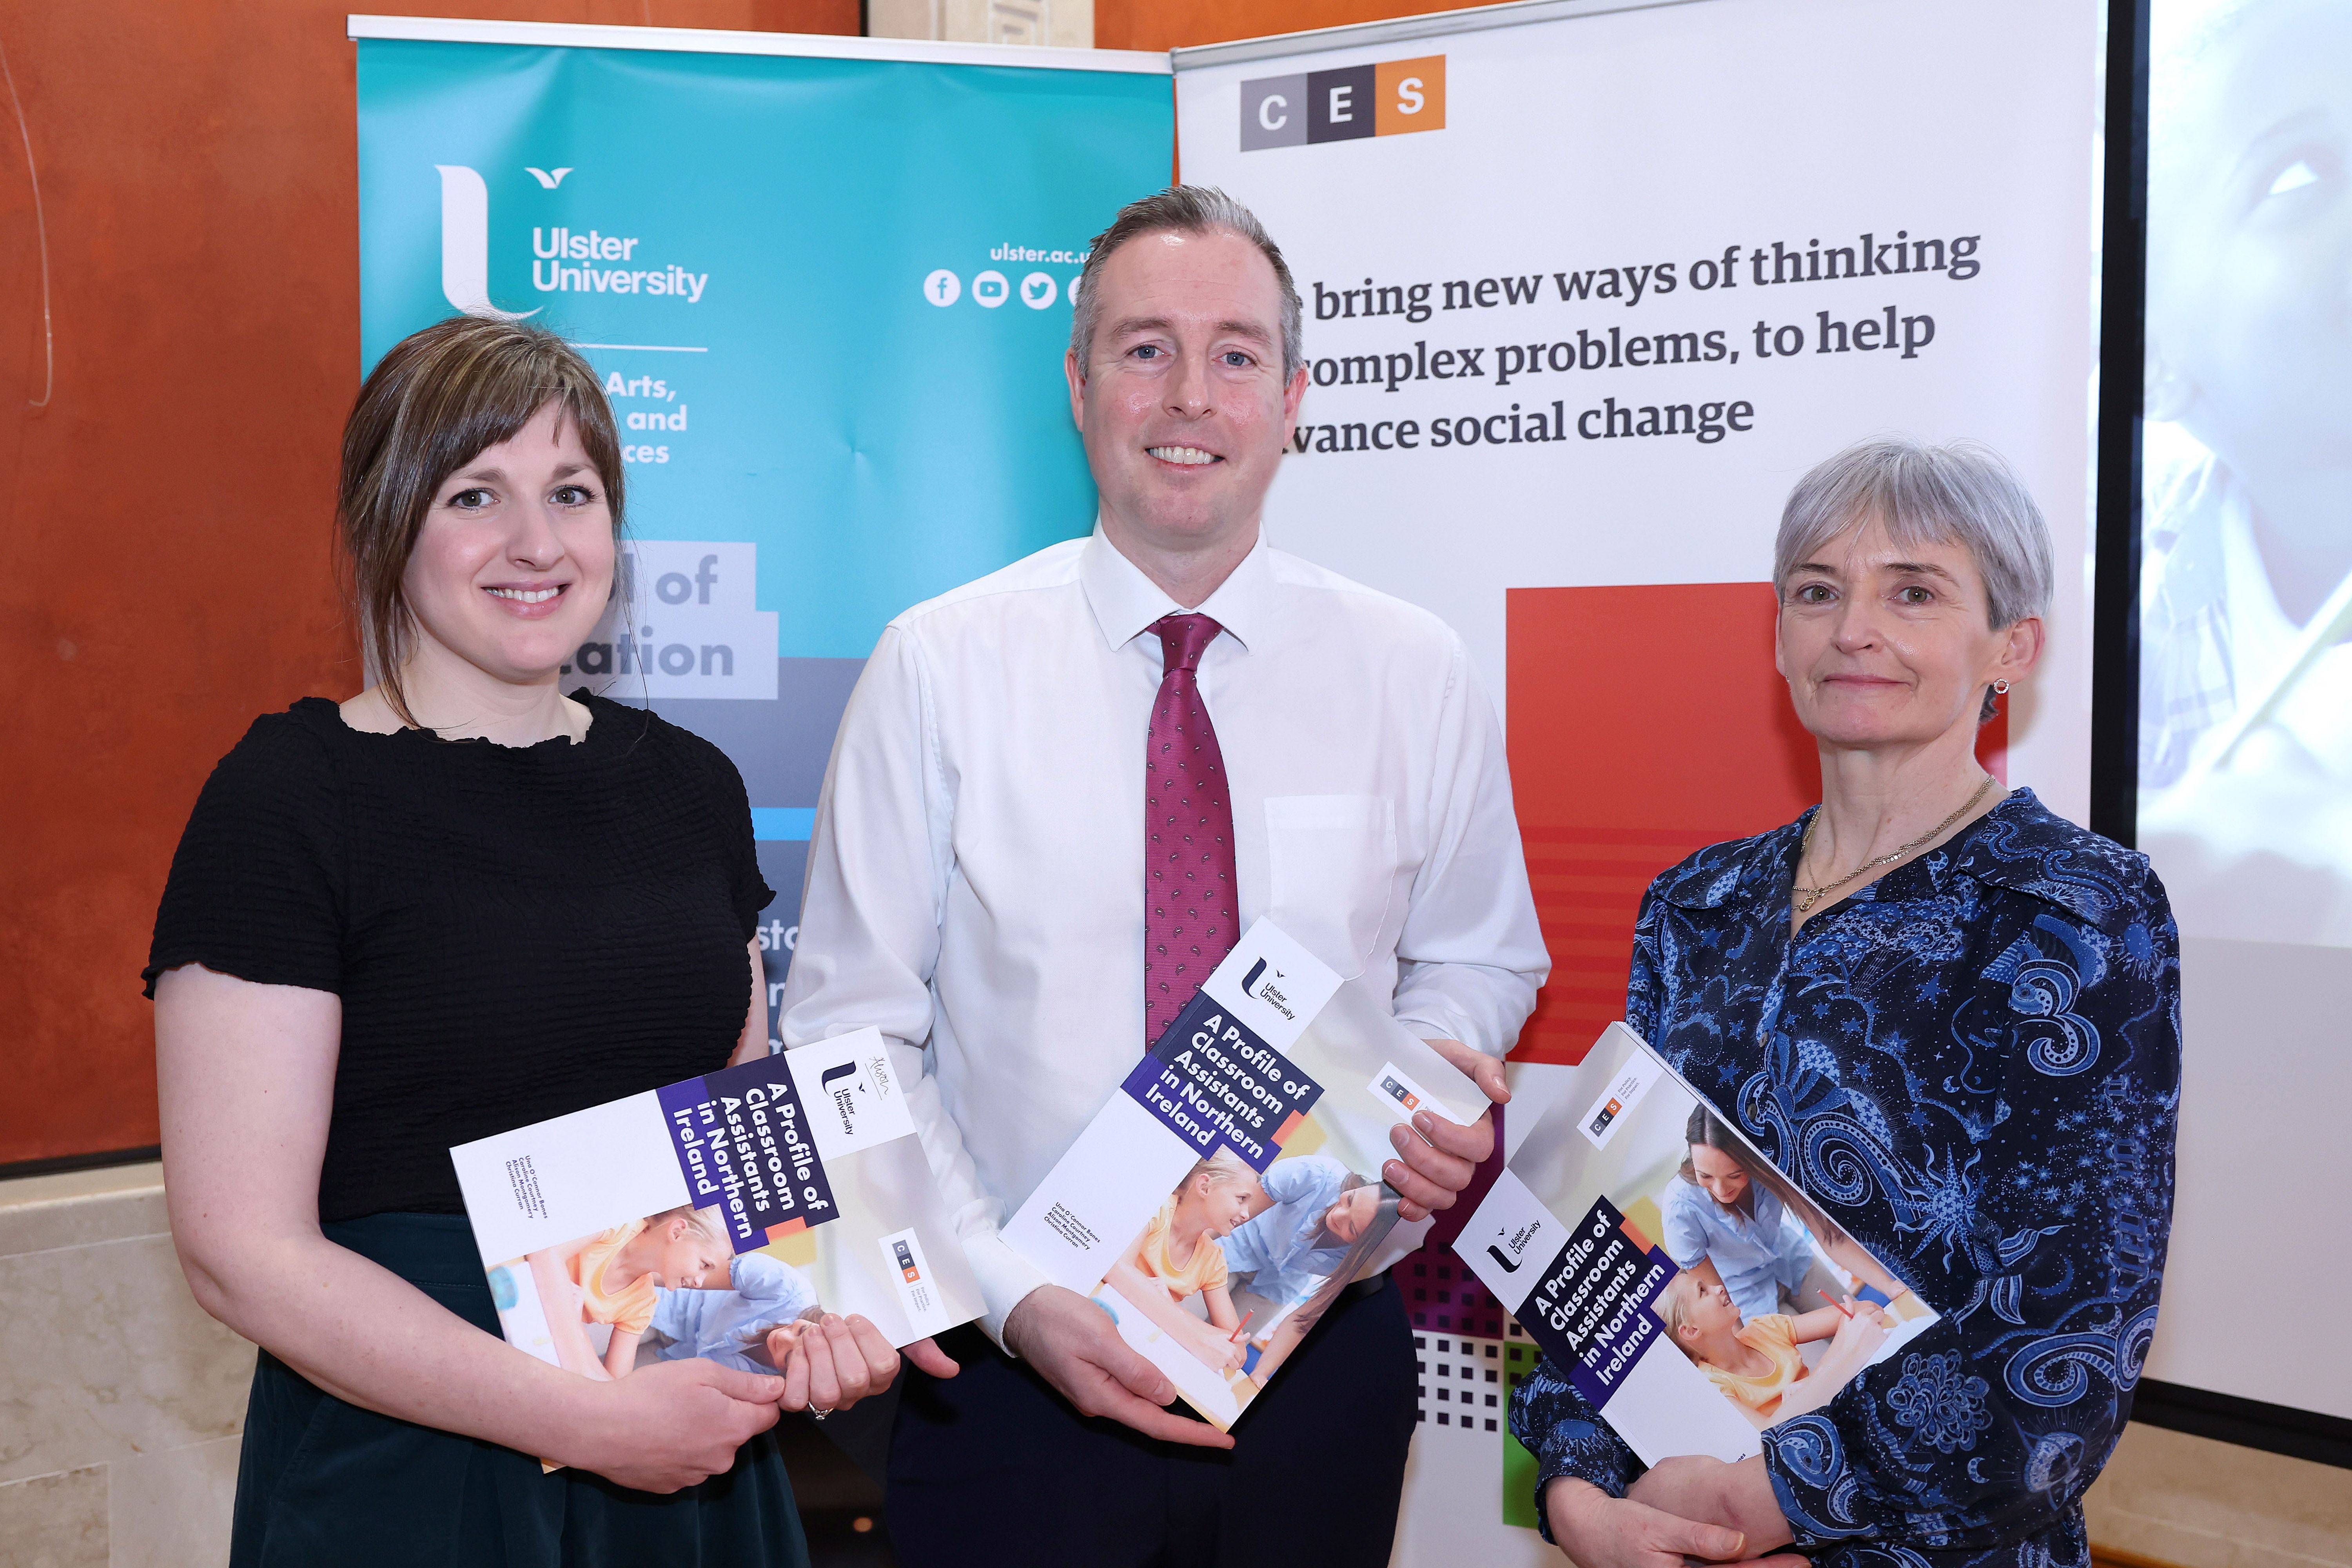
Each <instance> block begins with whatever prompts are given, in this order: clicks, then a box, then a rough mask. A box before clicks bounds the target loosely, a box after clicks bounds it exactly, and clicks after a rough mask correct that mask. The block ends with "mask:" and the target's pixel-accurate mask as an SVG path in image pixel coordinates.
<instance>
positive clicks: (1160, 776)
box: [1143, 616, 1241, 1048]
mask: <svg viewBox="0 0 2352 1568" xmlns="http://www.w3.org/2000/svg"><path fill="white" fill-rule="evenodd" d="M1151 629H1152V630H1153V631H1155V632H1158V633H1159V634H1160V668H1162V669H1163V670H1164V671H1166V673H1165V674H1163V675H1162V676H1161V677H1160V696H1159V699H1158V700H1156V701H1154V702H1153V703H1152V705H1151V728H1150V731H1148V737H1149V738H1148V739H1147V741H1146V742H1145V748H1144V757H1143V833H1144V842H1143V908H1144V922H1143V1040H1144V1045H1145V1046H1146V1047H1147V1048H1148V1047H1150V1045H1151V1044H1152V1043H1153V1042H1154V1041H1156V1040H1158V1039H1159V1038H1160V1031H1161V1030H1163V1029H1165V1028H1166V1027H1167V1026H1169V1024H1170V1023H1171V1022H1172V1021H1173V1020H1174V1019H1175V1016H1176V1015H1177V1014H1179V1013H1181V1012H1182V1011H1183V1010H1184V1005H1185V1004H1186V1003H1187V1002H1190V1001H1191V1000H1192V996H1193V994H1194V993H1195V992H1197V991H1199V990H1200V989H1201V982H1202V981H1203V980H1206V979H1207V978H1208V977H1209V971H1211V970H1213V969H1214V968H1215V967H1216V966H1217V964H1218V963H1219V962H1220V961H1221V960H1222V959H1223V957H1224V956H1225V954H1227V953H1228V952H1232V951H1233V948H1234V942H1237V941H1239V940H1240V939H1241V931H1240V930H1239V925H1238V922H1237V921H1235V920H1234V805H1233V797H1232V795H1231V794H1230V792H1229V791H1228V790H1227V789H1226V787H1225V759H1224V757H1223V753H1221V752H1219V751H1218V750H1217V731H1216V727H1215V726H1214V725H1213V724H1211V723H1210V722H1209V710H1208V709H1206V708H1205V707H1203V706H1202V703H1201V682H1200V677H1199V670H1200V668H1201V654H1202V650H1203V649H1205V648H1206V647H1208V646H1209V644H1211V643H1212V642H1213V641H1215V640H1216V636H1217V634H1218V633H1219V632H1220V631H1223V629H1224V628H1223V627H1222V626H1218V625H1217V623H1216V622H1214V621H1213V620H1211V619H1210V618H1209V617H1208V616H1161V617H1160V619H1159V620H1157V621H1154V622H1153V623H1152V625H1151Z"/></svg>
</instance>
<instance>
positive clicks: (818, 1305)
mask: <svg viewBox="0 0 2352 1568" xmlns="http://www.w3.org/2000/svg"><path fill="white" fill-rule="evenodd" d="M450 1158H451V1159H452V1161H454V1162H455V1163H456V1165H457V1183H458V1186H459V1188H460V1190H461V1191H462V1192H463V1194H464V1195H465V1200H466V1214H467V1219H468V1221H469V1222H470V1223H471V1224H472V1226H473V1230H474V1239H475V1244H476V1246H477V1247H478V1249H479V1250H480V1253H481V1258H482V1265H483V1268H485V1269H486V1270H487V1271H488V1276H489V1282H490V1294H491V1297H492V1299H493V1300H495V1301H496V1302H497V1304H498V1310H499V1327H500V1328H501V1329H502V1330H503V1331H504V1332H505V1334H506V1338H507V1342H509V1343H510V1344H513V1345H516V1346H518V1347H520V1349H522V1350H524V1351H527V1352H530V1354H532V1355H535V1356H538V1357H539V1358H540V1359H541V1360H542V1361H546V1362H551V1363H554V1364H556V1365H558V1366H562V1367H564V1368H566V1369H568V1370H570V1371H573V1372H577V1373H582V1374H583V1375H585V1376H589V1377H599V1378H614V1377H625V1376H626V1375H628V1373H630V1372H631V1371H632V1370H633V1369H634V1368H635V1367H636V1366H638V1365H641V1364H643V1363H646V1362H647V1361H649V1360H655V1359H683V1358H686V1357H691V1356H701V1357H706V1358H708V1359H710V1360H713V1361H717V1362H720V1363H725V1364H728V1365H731V1366H734V1367H736V1368H738V1369H739V1370H741V1371H747V1372H761V1373H766V1372H773V1371H775V1370H777V1368H778V1366H779V1365H780V1364H781V1363H782V1360H783V1359H784V1357H785V1356H786V1355H787V1354H788V1353H789V1352H790V1349H791V1346H792V1344H793V1342H794V1340H795V1339H796V1338H797V1337H798V1336H799V1334H800V1333H801V1332H802V1331H803V1328H804V1325H806V1324H807V1323H809V1322H812V1321H815V1320H817V1319H819V1318H821V1317H822V1316H824V1314H825V1313H827V1312H837V1313H841V1314H844V1315H846V1314H848V1313H852V1312H856V1313H859V1314H861V1315H863V1316H864V1317H866V1319H867V1320H868V1321H871V1322H872V1323H873V1324H874V1326H875V1327H876V1328H877V1330H879V1331H881V1333H882V1334H883V1336H884V1337H885V1338H887V1339H888V1340H889V1342H891V1343H892V1344H893V1345H897V1346H903V1345H906V1344H908V1343H910V1342H913V1341H915V1340H918V1339H921V1338H923V1337H924V1336H926V1335H929V1334H937V1333H940V1332H942V1331H946V1330H948V1329H950V1328H953V1327H955V1326H956V1325H957V1324H959V1323H962V1322H968V1321H971V1319H973V1318H976V1317H978V1316H979V1315H980V1312H981V1297H980V1288H979V1285H978V1283H977V1281H975V1280H974V1279H972V1277H971V1268H970V1267H969V1266H968V1265H967V1264H966V1263H965V1261H964V1256H963V1248H962V1246H961V1243H960V1242H959V1241H958V1240H957V1237H956V1234H955V1230H954V1227H953V1226H951V1225H950V1223H949V1221H948V1218H947V1215H946V1212H945V1208H944V1205H942V1204H941V1202H940V1196H939V1191H938V1188H937V1187H936V1185H934V1184H933V1182H932V1180H931V1172H930V1166H929V1162H928V1161H927V1160H926V1158H925V1157H924V1154H923V1150H922V1143H921V1141H920V1140H919V1138H918V1137H916V1135H915V1128H914V1121H913V1119H912V1117H911V1116H910V1115H909V1114H908V1109H907V1102H906V1098H905V1096H904V1094H903V1092H902V1091H901V1089H900V1088H899V1086H898V1083H897V1081H896V1080H895V1079H894V1077H893V1076H892V1070H891V1067H890V1062H889V1057H888V1054H887V1051H886V1049H885V1048H884V1046H883V1041H882V1037H881V1035H880V1033H879V1032H878V1031H877V1030H874V1029H861V1030H858V1031H857V1032H856V1033H854V1034H848V1035H841V1036H837V1037H835V1038H833V1039H829V1040H824V1041H820V1042H818V1043H817V1044H814V1045H811V1046H806V1047H802V1048H801V1049H799V1050H795V1051H791V1052H787V1053H785V1054H783V1055H782V1056H772V1057H765V1058H760V1059H758V1060H755V1061H751V1062H746V1063H744V1064H743V1065H742V1066H740V1067H733V1068H725V1069H723V1070H721V1071H719V1072H714V1073H709V1074H706V1075H704V1076H703V1077H700V1078H692V1079H684V1080H683V1081H681V1082H678V1083H674V1084H670V1085H668V1086H667V1087H665V1088H662V1089H652V1090H648V1091H647V1092H646V1093H643V1094H636V1095H631V1096H628V1097H626V1098H625V1099H621V1100H611V1101H608V1102H606V1103H604V1104H603V1105H597V1106H591V1107H590V1108H588V1109H587V1110H578V1111H574V1112H572V1114H570V1115H568V1116H558V1117H552V1118H551V1119H549V1120H547V1121H537V1122H533V1123H531V1124H530V1125H529V1126H527V1127H519V1128H516V1129H515V1130H514V1131H510V1132H502V1133H499V1135H497V1136H496V1137H492V1138H484V1139H481V1140H479V1141H478V1142H472V1143H464V1144H460V1145H458V1146H457V1148H455V1149H452V1150H451V1151H450Z"/></svg>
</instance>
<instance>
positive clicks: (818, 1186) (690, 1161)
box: [657, 1057, 835, 1252]
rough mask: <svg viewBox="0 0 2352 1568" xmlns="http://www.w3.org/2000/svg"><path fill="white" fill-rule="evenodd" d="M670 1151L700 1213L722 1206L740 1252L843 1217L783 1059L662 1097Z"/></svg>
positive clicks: (679, 1087)
mask: <svg viewBox="0 0 2352 1568" xmlns="http://www.w3.org/2000/svg"><path fill="white" fill-rule="evenodd" d="M657 1094H658V1097H659V1099H660V1100H661V1108H662V1121H663V1124H664V1125H665V1126H666V1127H667V1129H668V1131H669V1137H670V1148H671V1151H672V1152H674V1153H676V1154H677V1168H678V1170H679V1171H680V1172H681V1173H683V1174H684V1175H685V1177H686V1185H687V1191H688V1192H689V1193H691V1194H693V1201H694V1204H695V1206H697V1207H698V1208H700V1207H708V1206H711V1205H716V1206H717V1207H718V1208H719V1212H720V1213H721V1214H722V1215H724V1216H725V1217H726V1221H727V1234H728V1236H729V1237H730V1239H731V1240H732V1241H733V1242H734V1244H735V1250H736V1251H738V1252H751V1251H754V1250H756V1249H757V1248H759V1247H765V1246H766V1245H767V1244H768V1243H769V1242H770V1241H771V1240H772V1239H773V1238H774V1237H778V1236H781V1235H784V1234H787V1233H790V1232H792V1231H796V1230H803V1229H805V1228H807V1227H808V1226H813V1225H823V1224H824V1222H825V1221H826V1220H829V1219H832V1218H833V1217H834V1215H835V1209H834V1205H833V1188H832V1186H831V1185H830V1184H828V1183H827V1182H826V1181H825V1175H824V1162H823V1161H822V1160H820V1159H818V1158H817V1152H816V1145H815V1144H814V1142H810V1139H809V1127H808V1117H807V1114H806V1112H805V1111H804V1110H803V1107H802V1105H801V1102H800V1096H799V1095H798V1094H796V1093H795V1092H794V1091H793V1081H792V1075H791V1074H790V1073H788V1072H786V1071H785V1070H784V1068H783V1058H782V1057H770V1058H765V1059H763V1060H760V1061H751V1062H746V1063H744V1064H743V1065H742V1066H741V1067H734V1068H726V1069H724V1070H723V1071H720V1072H714V1073H707V1074H705V1075H704V1076H703V1077H701V1078H689V1079H681V1080H680V1081H679V1082H677V1083H673V1084H668V1085H666V1086H664V1087H663V1088H662V1089H659V1090H658V1091H657Z"/></svg>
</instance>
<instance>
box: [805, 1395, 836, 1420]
mask: <svg viewBox="0 0 2352 1568" xmlns="http://www.w3.org/2000/svg"><path fill="white" fill-rule="evenodd" d="M808 1413H809V1419H810V1420H812V1421H822V1420H824V1418H825V1417H826V1416H828V1415H832V1414H833V1412H832V1411H830V1410H819V1409H818V1408H817V1407H816V1401H815V1400H814V1399H812V1400H810V1401H809V1406H808Z"/></svg>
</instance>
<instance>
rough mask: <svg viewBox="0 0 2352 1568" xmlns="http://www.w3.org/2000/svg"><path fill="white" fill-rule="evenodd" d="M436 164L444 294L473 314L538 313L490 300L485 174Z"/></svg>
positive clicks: (508, 316) (513, 317) (514, 316)
mask: <svg viewBox="0 0 2352 1568" xmlns="http://www.w3.org/2000/svg"><path fill="white" fill-rule="evenodd" d="M433 166H434V168H435V169H436V170H437V171H438V172H439V173H440V175H441V293H442V296H443V297H444V298H446V300H448V301H449V303H451V304H452V305H455V306H457V309H459V310H463V311H465V312H466V314H467V315H469V316H488V317H489V318H490V319H491V320H493V321H521V320H522V319H523V318H524V317H525V316H536V315H538V314H539V311H538V310H499V308H498V307H497V306H496V305H493V304H491V303H490V191H489V187H488V185H486V184H483V183H482V176H481V175H480V174H477V173H476V172H475V171H473V170H471V169H468V168H467V167H466V166H465V165H464V164H462V163H436V164H434V165H433ZM571 172H572V171H571V170H569V169H566V170H564V171H563V173H565V174H570V173H571ZM531 173H532V174H538V173H539V171H538V170H536V169H533V170H532V171H531ZM553 188H554V187H553V186H550V187H549V189H553ZM542 308H543V307H542Z"/></svg>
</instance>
